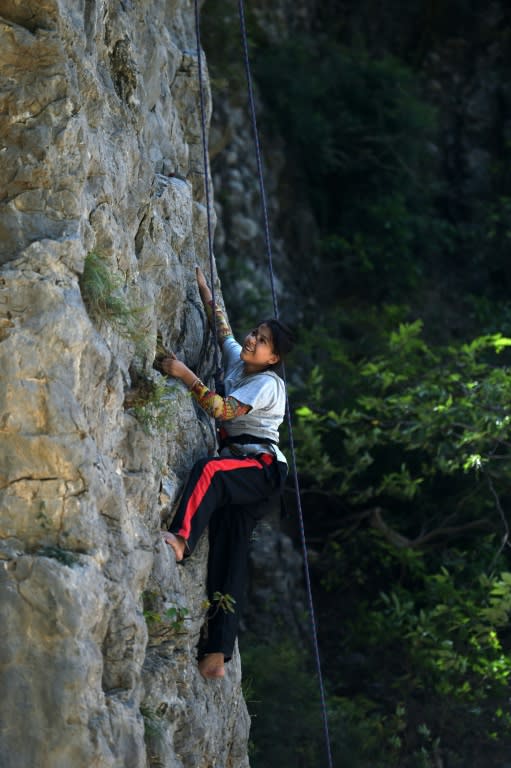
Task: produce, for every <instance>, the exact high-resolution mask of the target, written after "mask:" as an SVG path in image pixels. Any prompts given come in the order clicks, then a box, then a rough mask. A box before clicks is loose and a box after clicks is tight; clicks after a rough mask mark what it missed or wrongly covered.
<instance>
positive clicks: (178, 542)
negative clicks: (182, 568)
mask: <svg viewBox="0 0 511 768" xmlns="http://www.w3.org/2000/svg"><path fill="white" fill-rule="evenodd" d="M161 535H162V538H163V541H164V542H165V544H168V545H169V546H170V547H172V549H173V550H174V554H175V556H176V563H180V562H181V560H182V559H183V557H184V553H185V546H186V542H185V540H184V539H183V538H181V536H175V535H174V534H173V533H171V532H170V531H161Z"/></svg>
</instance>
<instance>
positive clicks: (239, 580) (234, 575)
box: [202, 502, 265, 661]
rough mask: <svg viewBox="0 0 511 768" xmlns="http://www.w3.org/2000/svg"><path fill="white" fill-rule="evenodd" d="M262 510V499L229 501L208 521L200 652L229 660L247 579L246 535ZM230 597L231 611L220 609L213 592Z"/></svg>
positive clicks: (249, 533) (261, 513) (247, 542)
mask: <svg viewBox="0 0 511 768" xmlns="http://www.w3.org/2000/svg"><path fill="white" fill-rule="evenodd" d="M264 512H265V503H264V502H262V503H259V504H247V505H233V506H231V507H228V508H227V509H220V510H217V512H215V514H214V515H213V517H212V518H211V522H210V525H209V559H208V583H207V587H208V598H209V600H210V602H211V608H210V609H209V612H208V626H207V639H206V641H205V643H204V645H203V648H202V652H203V653H215V652H221V653H222V654H223V656H224V658H225V661H229V659H230V658H231V656H232V653H233V649H234V641H235V639H236V635H237V632H238V625H239V621H240V618H241V613H242V609H243V603H244V600H245V595H246V590H247V581H248V551H249V544H250V537H251V535H252V532H253V530H254V528H255V525H256V523H257V521H258V520H259V519H260V518H261V517H262V516H263V514H264ZM217 593H218V594H220V595H222V596H224V595H225V596H228V597H230V598H232V600H233V604H232V608H233V611H232V612H231V611H229V610H224V608H225V605H224V607H222V602H221V600H220V601H215V599H214V597H215V594H217Z"/></svg>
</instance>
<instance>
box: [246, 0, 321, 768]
mask: <svg viewBox="0 0 511 768" xmlns="http://www.w3.org/2000/svg"><path fill="white" fill-rule="evenodd" d="M238 9H239V18H240V31H241V39H242V44H243V60H244V65H245V74H246V78H247V90H248V102H249V108H250V117H251V121H252V130H253V134H254V144H255V154H256V160H257V174H258V178H259V189H260V193H261V207H262V213H263V221H264V235H265V241H266V250H267V254H268V267H269V272H270V284H271V292H272V297H273V307H274V312H275V317H276V318H277V319H278V317H279V311H278V303H277V296H276V291H275V276H274V272H273V256H272V248H271V238H270V226H269V218H268V205H267V202H266V192H265V187H264V175H263V164H262V160H261V144H260V141H259V131H258V129H257V119H256V111H255V101H254V90H253V86H252V75H251V72H250V58H249V52H248V36H247V28H246V22H245V9H244V5H243V0H238ZM282 374H283V379H284V384H285V386H286V392H287V381H286V371H285V367H284V366H283V367H282ZM286 416H287V422H288V429H289V447H290V452H291V459H292V465H293V477H294V486H295V494H296V503H297V512H298V520H299V525H300V539H301V544H302V553H303V562H304V571H305V583H306V588H307V598H308V602H309V616H310V622H311V632H312V640H313V646H314V657H315V662H316V669H317V675H318V683H319V692H320V699H321V713H322V719H323V731H324V737H325V749H326V753H327V762H328V768H333V762H332V748H331V742H330V733H329V727H328V713H327V705H326V694H325V686H324V683H323V674H322V671H321V658H320V653H319V644H318V631H317V623H316V616H315V611H314V601H313V597H312V585H311V578H310V572H309V563H308V556H307V554H308V553H307V542H306V538H305V527H304V521H303V510H302V504H301V496H300V486H299V481H298V470H297V463H296V451H295V445H294V438H293V427H292V422H291V409H290V407H289V399H288V398H287V396H286Z"/></svg>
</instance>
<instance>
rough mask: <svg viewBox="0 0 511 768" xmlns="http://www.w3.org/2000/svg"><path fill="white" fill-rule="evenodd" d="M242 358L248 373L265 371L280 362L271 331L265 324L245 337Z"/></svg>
mask: <svg viewBox="0 0 511 768" xmlns="http://www.w3.org/2000/svg"><path fill="white" fill-rule="evenodd" d="M240 358H241V359H242V360H243V362H244V363H245V371H246V372H247V373H256V372H257V371H263V370H264V369H265V368H268V366H269V365H275V363H278V362H279V360H280V358H279V356H278V355H277V354H276V353H275V352H274V351H273V339H272V335H271V330H270V329H269V328H268V326H267V325H266V324H265V323H262V324H261V325H258V326H257V328H254V330H253V331H250V333H249V334H248V336H246V337H245V341H244V342H243V346H242V348H241V352H240Z"/></svg>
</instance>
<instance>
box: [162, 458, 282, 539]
mask: <svg viewBox="0 0 511 768" xmlns="http://www.w3.org/2000/svg"><path fill="white" fill-rule="evenodd" d="M273 460H274V457H273V456H271V455H270V454H268V453H262V454H259V457H258V458H257V459H256V458H254V459H250V458H244V459H233V458H231V457H229V458H226V459H223V460H222V459H220V460H218V461H211V462H209V463H208V464H206V465H205V467H204V468H203V470H202V473H201V476H200V477H199V479H198V481H197V483H196V484H195V488H194V490H193V493H192V494H191V496H190V498H189V499H188V503H187V505H186V509H185V513H184V516H183V521H182V523H181V528H180V529H179V531H178V534H177V535H178V536H182V537H183V539H188V537H189V536H190V531H191V526H192V519H193V516H194V515H195V513H196V512H197V510H198V508H199V507H200V505H201V502H202V500H203V498H204V496H205V495H206V493H207V491H208V488H209V487H210V485H211V480H212V479H213V477H214V476H215V475H216V473H217V472H229V471H232V470H236V469H250V468H254V469H261V470H262V469H263V467H262V466H261V464H271V463H272V461H273Z"/></svg>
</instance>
